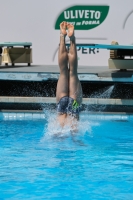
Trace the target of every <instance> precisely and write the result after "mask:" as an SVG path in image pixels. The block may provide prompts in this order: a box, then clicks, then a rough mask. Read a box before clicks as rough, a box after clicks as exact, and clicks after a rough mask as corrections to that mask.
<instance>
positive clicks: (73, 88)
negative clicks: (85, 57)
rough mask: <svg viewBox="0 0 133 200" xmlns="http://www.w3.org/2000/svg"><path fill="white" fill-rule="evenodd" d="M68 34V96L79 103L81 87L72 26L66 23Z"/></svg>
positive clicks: (80, 100)
mask: <svg viewBox="0 0 133 200" xmlns="http://www.w3.org/2000/svg"><path fill="white" fill-rule="evenodd" d="M67 28H68V36H69V38H70V49H69V54H68V62H69V96H70V97H71V98H73V99H74V100H76V101H77V102H78V103H79V104H81V102H82V87H81V83H80V81H79V79H78V74H77V67H78V59H77V50H76V45H75V36H74V26H73V25H72V24H69V23H68V24H67Z"/></svg>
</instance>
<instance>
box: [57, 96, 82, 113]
mask: <svg viewBox="0 0 133 200" xmlns="http://www.w3.org/2000/svg"><path fill="white" fill-rule="evenodd" d="M57 112H58V113H60V114H64V113H68V114H72V115H79V112H80V105H79V104H78V102H77V101H76V100H74V99H73V98H71V97H67V96H66V97H62V98H61V99H60V101H59V103H58V104H57Z"/></svg>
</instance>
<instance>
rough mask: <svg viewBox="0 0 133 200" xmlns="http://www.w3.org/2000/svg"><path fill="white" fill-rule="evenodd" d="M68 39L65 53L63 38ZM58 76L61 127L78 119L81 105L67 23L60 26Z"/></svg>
mask: <svg viewBox="0 0 133 200" xmlns="http://www.w3.org/2000/svg"><path fill="white" fill-rule="evenodd" d="M66 35H68V37H69V38H70V49H69V51H67V49H66V45H65V37H66ZM58 62H59V68H60V76H59V80H58V83H57V88H56V101H57V112H58V121H59V123H60V125H61V126H62V127H63V126H65V125H67V124H69V125H70V126H73V123H72V122H74V121H75V122H77V120H78V119H79V111H80V105H81V103H82V87H81V83H80V81H79V79H78V75H77V67H78V59H77V50H76V42H75V36H74V26H73V25H72V24H70V23H67V22H62V23H61V24H60V45H59V52H58ZM72 128H73V127H72Z"/></svg>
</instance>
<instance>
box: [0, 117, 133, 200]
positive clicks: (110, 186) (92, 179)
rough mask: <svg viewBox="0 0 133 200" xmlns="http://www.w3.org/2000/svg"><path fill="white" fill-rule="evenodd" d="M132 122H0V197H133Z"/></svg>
mask: <svg viewBox="0 0 133 200" xmlns="http://www.w3.org/2000/svg"><path fill="white" fill-rule="evenodd" d="M132 127H133V121H132V120H130V121H128V120H97V119H95V120H90V119H89V120H88V118H87V117H84V116H83V118H81V121H80V123H79V133H77V134H75V135H71V133H70V132H69V130H68V129H66V130H65V131H64V133H63V134H61V135H59V136H57V135H55V133H56V126H55V124H53V121H52V120H49V119H48V120H46V119H38V120H1V121H0V199H13V200H15V199H19V200H21V199H32V200H34V199H35V200H36V199H93V200H94V199H104V200H106V199H108V200H109V199H117V200H123V199H126V200H128V199H133V173H132V169H133V131H132Z"/></svg>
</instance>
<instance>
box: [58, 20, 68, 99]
mask: <svg viewBox="0 0 133 200" xmlns="http://www.w3.org/2000/svg"><path fill="white" fill-rule="evenodd" d="M66 28H67V23H66V22H62V23H61V24H60V45H59V51H58V63H59V67H60V76H59V80H58V83H57V88H56V100H57V102H59V100H60V99H61V98H62V97H64V96H68V95H69V91H68V90H69V88H68V86H69V84H68V81H69V76H68V75H69V73H68V53H67V49H66V46H65V36H66V34H67V33H66Z"/></svg>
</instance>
